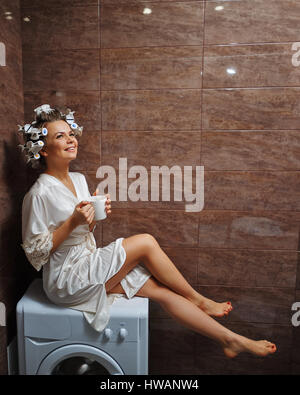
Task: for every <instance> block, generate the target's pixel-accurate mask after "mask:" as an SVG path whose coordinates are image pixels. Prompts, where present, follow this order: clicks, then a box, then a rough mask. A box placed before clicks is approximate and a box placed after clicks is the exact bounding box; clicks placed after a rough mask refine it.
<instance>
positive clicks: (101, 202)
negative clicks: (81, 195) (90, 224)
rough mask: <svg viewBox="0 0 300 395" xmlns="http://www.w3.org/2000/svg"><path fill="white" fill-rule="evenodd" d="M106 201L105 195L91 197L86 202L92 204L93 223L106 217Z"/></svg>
mask: <svg viewBox="0 0 300 395" xmlns="http://www.w3.org/2000/svg"><path fill="white" fill-rule="evenodd" d="M106 199H107V197H106V196H105V195H96V196H91V197H89V198H88V199H87V201H89V202H91V203H92V205H93V207H94V210H95V217H94V221H100V220H102V219H105V218H106V217H107V215H106V210H105V203H106Z"/></svg>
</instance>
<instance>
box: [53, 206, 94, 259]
mask: <svg viewBox="0 0 300 395" xmlns="http://www.w3.org/2000/svg"><path fill="white" fill-rule="evenodd" d="M94 216H95V210H94V207H93V206H92V205H91V203H90V202H86V201H82V202H80V203H78V204H77V205H76V207H75V209H74V212H73V214H72V215H71V216H70V217H69V218H68V219H67V220H66V221H65V222H64V223H63V224H62V225H60V226H59V227H58V228H57V229H55V230H54V231H53V236H52V243H53V246H52V249H51V251H50V253H51V254H52V253H53V252H54V251H55V250H56V249H57V248H58V246H59V245H60V244H61V243H62V242H63V241H64V240H66V238H67V237H68V236H69V234H70V233H71V232H72V231H73V230H74V229H75V228H77V226H79V225H82V224H83V225H84V224H89V225H91V223H92V221H93V219H94Z"/></svg>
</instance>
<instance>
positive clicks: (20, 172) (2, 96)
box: [0, 0, 30, 374]
mask: <svg viewBox="0 0 300 395" xmlns="http://www.w3.org/2000/svg"><path fill="white" fill-rule="evenodd" d="M22 79H23V76H22V47H21V22H20V5H19V1H18V0H2V1H1V2H0V141H1V145H0V163H1V165H0V204H1V208H0V246H1V247H0V303H1V306H0V374H6V373H7V360H6V345H7V344H8V343H10V341H11V340H12V338H13V336H14V334H15V330H16V329H15V304H16V302H17V301H18V299H19V298H20V297H21V296H22V293H23V292H24V290H25V288H26V285H27V284H28V283H27V281H28V279H29V277H30V269H29V270H28V268H26V267H25V265H24V258H23V254H22V252H21V251H20V250H21V247H19V246H18V244H19V242H20V238H21V233H20V232H21V229H20V212H21V203H22V198H23V194H24V189H25V188H26V172H25V169H24V163H23V161H22V157H21V156H20V154H19V152H18V151H17V149H16V145H17V144H18V138H17V135H16V132H15V131H16V130H18V127H17V124H18V123H22V122H23V120H24V100H23V80H22ZM28 275H29V277H28Z"/></svg>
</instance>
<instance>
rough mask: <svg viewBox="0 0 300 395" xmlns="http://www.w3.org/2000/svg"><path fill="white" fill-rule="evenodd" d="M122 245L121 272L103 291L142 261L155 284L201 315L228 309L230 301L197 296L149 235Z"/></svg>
mask: <svg viewBox="0 0 300 395" xmlns="http://www.w3.org/2000/svg"><path fill="white" fill-rule="evenodd" d="M122 245H123V247H124V249H125V251H126V261H125V263H124V265H123V266H122V268H121V270H120V271H119V272H118V273H117V274H115V275H114V276H113V277H112V278H110V279H109V280H108V281H107V282H106V284H105V286H106V291H109V290H110V289H111V288H113V287H114V286H116V285H117V284H118V283H119V282H120V281H121V280H122V278H124V277H125V276H126V274H127V273H128V272H129V271H130V270H131V269H133V267H134V266H135V265H137V264H138V263H139V262H143V263H144V265H145V266H146V267H147V269H148V270H149V272H150V273H151V274H152V275H153V276H154V277H155V278H156V279H157V280H158V281H159V282H161V283H162V284H164V285H166V286H167V287H168V288H170V289H172V290H173V291H175V292H177V293H178V294H180V295H182V296H184V297H185V298H187V299H188V300H190V301H191V302H192V303H194V304H195V305H196V306H197V307H198V308H201V309H202V310H203V311H204V312H205V313H207V314H209V315H212V316H216V317H222V316H223V315H224V314H228V313H229V312H230V311H231V310H232V306H231V303H230V302H226V303H225V302H224V303H217V302H214V301H213V300H210V299H208V298H205V297H204V296H203V295H201V294H199V293H198V292H197V291H196V290H195V289H194V288H193V287H192V286H191V285H190V284H189V283H188V282H187V281H186V280H185V278H184V277H183V276H182V274H181V273H180V272H179V270H178V269H177V268H176V266H175V265H174V263H173V262H172V261H171V260H170V259H169V257H168V256H167V255H166V254H165V253H164V251H163V250H162V249H161V247H160V245H159V244H158V242H157V241H156V239H155V238H154V237H153V236H151V235H150V234H148V233H142V234H138V235H134V236H130V237H128V238H126V239H124V240H123V242H122Z"/></svg>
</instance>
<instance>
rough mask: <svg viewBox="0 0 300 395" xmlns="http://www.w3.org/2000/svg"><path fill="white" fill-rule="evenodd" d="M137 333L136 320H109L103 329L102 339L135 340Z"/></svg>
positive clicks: (112, 340)
mask: <svg viewBox="0 0 300 395" xmlns="http://www.w3.org/2000/svg"><path fill="white" fill-rule="evenodd" d="M138 334H139V330H138V327H137V322H135V323H134V322H126V323H125V322H109V323H108V325H107V327H106V328H105V329H104V331H103V335H102V341H103V342H108V341H110V342H124V341H137V339H138Z"/></svg>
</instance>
